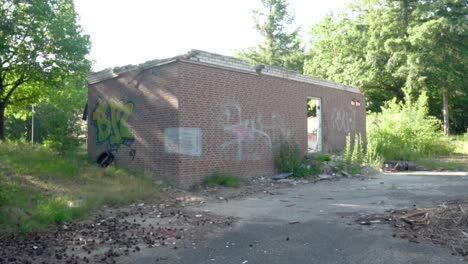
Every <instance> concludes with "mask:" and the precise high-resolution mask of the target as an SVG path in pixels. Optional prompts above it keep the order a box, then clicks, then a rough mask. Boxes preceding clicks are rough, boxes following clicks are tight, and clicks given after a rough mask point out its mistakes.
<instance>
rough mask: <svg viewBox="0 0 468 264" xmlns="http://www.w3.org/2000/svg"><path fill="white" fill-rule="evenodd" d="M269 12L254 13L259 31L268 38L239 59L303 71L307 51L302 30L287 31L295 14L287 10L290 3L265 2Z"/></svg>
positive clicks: (263, 0) (270, 0)
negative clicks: (304, 48) (300, 32)
mask: <svg viewBox="0 0 468 264" xmlns="http://www.w3.org/2000/svg"><path fill="white" fill-rule="evenodd" d="M262 3H263V6H264V8H265V12H261V11H254V12H253V13H254V21H255V28H256V29H257V31H258V32H259V33H260V34H261V35H262V36H263V37H264V42H263V43H259V44H258V45H257V46H256V47H252V48H249V49H247V50H244V51H241V52H240V53H239V54H238V56H239V57H240V58H243V59H246V60H249V61H250V62H251V63H264V64H268V65H273V66H279V67H284V68H287V69H291V70H296V71H299V72H302V68H303V63H304V57H303V56H304V50H303V48H302V46H301V41H300V39H299V35H298V34H299V28H296V29H294V30H292V31H290V32H288V31H287V28H288V26H289V25H291V23H292V22H293V20H294V15H293V14H291V13H289V12H288V11H287V8H288V3H287V1H286V0H262Z"/></svg>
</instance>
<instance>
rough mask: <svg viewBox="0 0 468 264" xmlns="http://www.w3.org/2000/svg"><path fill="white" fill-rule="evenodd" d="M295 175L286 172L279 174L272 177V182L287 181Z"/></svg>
mask: <svg viewBox="0 0 468 264" xmlns="http://www.w3.org/2000/svg"><path fill="white" fill-rule="evenodd" d="M291 175H293V174H292V172H285V173H279V174H275V175H273V176H272V177H271V179H272V180H280V179H286V178H288V177H289V176H291Z"/></svg>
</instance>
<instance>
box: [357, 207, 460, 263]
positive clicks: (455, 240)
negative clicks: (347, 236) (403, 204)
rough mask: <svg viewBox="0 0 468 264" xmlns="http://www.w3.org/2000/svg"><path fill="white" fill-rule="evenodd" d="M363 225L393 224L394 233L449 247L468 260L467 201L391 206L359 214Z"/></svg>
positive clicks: (414, 239) (413, 239) (413, 240)
mask: <svg viewBox="0 0 468 264" xmlns="http://www.w3.org/2000/svg"><path fill="white" fill-rule="evenodd" d="M356 222H357V223H359V224H361V225H373V224H391V225H392V226H393V227H394V234H393V236H394V237H397V238H402V239H408V240H409V241H411V242H414V243H419V242H424V241H426V242H431V243H434V244H437V245H441V246H444V247H448V248H450V249H451V250H452V252H453V254H454V255H455V254H456V255H461V256H463V257H465V260H468V202H467V201H458V200H457V201H447V202H444V203H442V204H441V205H439V206H436V207H431V208H412V209H401V210H391V211H389V212H388V213H387V214H378V215H369V216H365V217H361V218H358V219H357V220H356Z"/></svg>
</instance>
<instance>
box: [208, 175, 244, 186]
mask: <svg viewBox="0 0 468 264" xmlns="http://www.w3.org/2000/svg"><path fill="white" fill-rule="evenodd" d="M240 184H241V180H240V178H239V177H237V176H234V175H232V174H230V173H227V172H214V173H212V174H210V175H208V176H205V177H204V178H203V181H202V185H203V186H207V187H214V186H217V185H220V186H224V187H234V188H237V187H239V186H240Z"/></svg>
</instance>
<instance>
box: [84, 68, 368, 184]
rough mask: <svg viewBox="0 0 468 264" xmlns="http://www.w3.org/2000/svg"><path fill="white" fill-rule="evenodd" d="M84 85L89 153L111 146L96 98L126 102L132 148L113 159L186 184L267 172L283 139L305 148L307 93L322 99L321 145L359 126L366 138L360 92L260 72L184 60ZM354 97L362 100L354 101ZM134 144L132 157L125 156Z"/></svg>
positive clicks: (339, 142) (335, 145)
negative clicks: (217, 175) (99, 135)
mask: <svg viewBox="0 0 468 264" xmlns="http://www.w3.org/2000/svg"><path fill="white" fill-rule="evenodd" d="M89 88H90V89H89V106H90V111H89V113H90V117H89V118H88V120H89V122H91V126H89V128H90V129H89V138H88V147H89V153H90V155H91V156H92V157H96V156H97V155H98V154H99V153H101V152H102V151H104V150H105V149H106V148H108V147H109V144H105V143H104V144H102V143H101V144H100V145H96V131H97V129H96V127H95V126H93V123H92V119H93V118H92V114H93V109H94V108H95V105H96V103H97V99H96V98H97V96H100V97H101V98H107V100H108V99H109V98H116V99H118V100H121V101H131V102H133V103H134V109H133V112H132V113H131V115H129V118H128V120H127V121H128V122H127V123H128V124H127V126H128V127H129V128H131V130H132V131H133V133H134V137H135V140H134V142H133V144H131V145H130V146H127V145H124V144H121V145H120V147H119V148H118V151H117V152H116V153H117V155H116V163H117V164H118V165H120V164H122V165H127V166H128V167H130V168H133V169H138V170H144V171H148V172H153V173H154V174H156V175H159V176H164V177H165V178H169V179H171V180H175V181H176V182H179V183H180V184H181V185H183V186H190V185H191V184H194V183H197V182H199V180H200V179H201V178H202V177H203V176H205V175H207V174H209V173H211V172H213V171H231V172H233V173H235V174H237V175H241V176H252V175H259V174H265V175H266V174H271V173H273V172H274V166H273V152H272V149H274V148H275V147H277V146H278V143H279V142H280V141H281V140H282V139H285V140H289V141H290V142H294V143H296V144H298V145H299V146H300V147H301V149H302V150H303V151H304V152H305V151H306V148H307V105H306V104H307V97H318V98H321V99H322V135H323V150H325V151H331V150H337V149H341V148H343V147H344V145H345V136H346V134H347V133H348V132H353V131H358V132H360V133H361V134H362V135H363V137H364V138H365V99H364V97H363V96H362V95H361V94H357V93H353V92H347V91H343V90H338V89H334V88H329V87H322V86H318V85H313V84H309V83H304V82H298V81H292V80H287V79H283V78H277V77H272V76H267V75H262V74H260V75H257V74H253V73H243V72H239V71H234V70H228V69H221V68H216V67H212V66H206V65H200V64H195V63H188V62H183V61H182V62H175V63H172V64H169V65H166V66H160V67H157V68H153V69H149V70H145V71H143V72H142V73H139V74H137V73H133V74H129V73H127V74H124V75H121V76H119V77H117V78H114V79H111V80H107V81H103V82H101V83H98V84H94V85H90V87H89ZM352 100H359V101H360V104H361V106H359V107H356V106H352V105H351V101H352ZM177 128H181V129H180V130H178V129H177ZM167 129H169V130H171V131H168V130H167ZM174 131H179V133H180V134H179V137H178V138H179V140H180V142H179V144H180V145H181V146H182V147H180V148H176V149H172V148H171V149H168V146H167V145H168V142H172V141H169V140H167V139H166V137H168V136H169V134H170V133H172V135H174V133H176V134H177V132H174ZM187 135H188V136H187ZM197 139H199V140H200V143H201V144H198V143H197ZM176 145H177V144H176ZM172 146H174V145H172ZM132 149H133V150H135V152H136V153H135V155H134V158H132V157H131V156H129V155H128V153H129V151H130V150H132ZM175 153H183V154H175ZM132 159H133V160H132Z"/></svg>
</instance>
